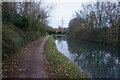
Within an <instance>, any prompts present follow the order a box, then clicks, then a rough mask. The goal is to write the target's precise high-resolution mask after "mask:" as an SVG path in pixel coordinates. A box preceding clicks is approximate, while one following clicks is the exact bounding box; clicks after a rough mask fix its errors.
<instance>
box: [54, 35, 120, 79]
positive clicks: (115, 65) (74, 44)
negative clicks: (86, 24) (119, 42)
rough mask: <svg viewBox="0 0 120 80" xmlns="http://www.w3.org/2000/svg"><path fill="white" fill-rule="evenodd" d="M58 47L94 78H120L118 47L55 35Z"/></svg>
mask: <svg viewBox="0 0 120 80" xmlns="http://www.w3.org/2000/svg"><path fill="white" fill-rule="evenodd" d="M54 39H55V43H56V46H57V49H58V50H59V51H60V52H61V53H62V54H64V55H65V56H66V57H68V58H69V59H70V60H71V61H72V62H73V63H74V64H76V65H78V66H79V68H80V69H81V70H83V71H84V72H85V73H86V74H87V75H88V76H89V77H92V78H120V72H119V71H120V66H119V65H120V56H118V48H117V47H113V46H108V45H102V44H98V43H91V42H88V41H82V40H75V39H71V38H69V37H67V36H65V35H55V36H54Z"/></svg>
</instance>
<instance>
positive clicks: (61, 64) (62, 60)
mask: <svg viewBox="0 0 120 80" xmlns="http://www.w3.org/2000/svg"><path fill="white" fill-rule="evenodd" d="M44 51H45V55H46V56H47V59H48V62H49V64H50V67H51V71H52V73H53V74H54V75H55V77H56V78H87V76H86V75H85V74H84V73H83V72H80V70H79V68H78V67H77V66H76V65H75V64H73V63H72V62H71V61H70V60H69V59H68V58H66V57H65V56H64V55H62V54H61V53H60V52H59V51H58V50H57V49H56V45H55V43H54V39H53V37H50V38H49V40H48V41H47V42H46V44H45V47H44Z"/></svg>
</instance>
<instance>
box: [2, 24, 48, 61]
mask: <svg viewBox="0 0 120 80" xmlns="http://www.w3.org/2000/svg"><path fill="white" fill-rule="evenodd" d="M2 26H3V28H2V57H3V60H6V59H7V58H10V57H11V56H12V55H14V54H15V53H16V52H17V51H18V50H19V49H21V48H22V47H24V46H25V45H27V44H28V43H30V42H32V41H34V40H37V39H38V38H40V37H42V36H44V35H45V33H46V32H45V30H42V31H39V33H38V32H36V31H35V30H33V29H30V28H28V29H27V30H22V29H20V28H18V27H16V26H15V25H13V24H12V23H9V24H8V23H7V24H3V25H2ZM43 32H44V33H43Z"/></svg>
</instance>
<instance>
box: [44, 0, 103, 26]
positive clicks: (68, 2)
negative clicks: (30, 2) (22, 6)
mask: <svg viewBox="0 0 120 80" xmlns="http://www.w3.org/2000/svg"><path fill="white" fill-rule="evenodd" d="M97 1H102V0H97ZM103 1H104V0H103ZM43 2H44V6H47V5H49V6H50V5H51V6H53V10H52V12H51V14H50V17H49V25H50V26H52V27H54V28H57V27H58V26H64V27H68V24H69V21H70V20H71V19H72V18H73V17H74V16H73V15H74V13H75V11H78V10H81V8H82V7H81V4H82V2H83V3H90V2H95V0H43ZM62 19H63V25H62Z"/></svg>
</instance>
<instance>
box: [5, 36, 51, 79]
mask: <svg viewBox="0 0 120 80" xmlns="http://www.w3.org/2000/svg"><path fill="white" fill-rule="evenodd" d="M48 37H49V36H46V37H43V38H40V39H39V40H37V41H35V42H32V43H31V44H29V45H28V46H27V47H26V48H24V50H22V51H20V52H19V53H18V54H17V56H15V57H13V58H12V59H11V60H9V61H8V62H6V63H7V64H3V66H4V69H3V77H4V78H51V77H52V76H53V75H52V74H51V72H50V67H49V65H48V64H47V60H46V57H45V55H44V51H43V46H44V44H45V42H46V41H47V40H48Z"/></svg>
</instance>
